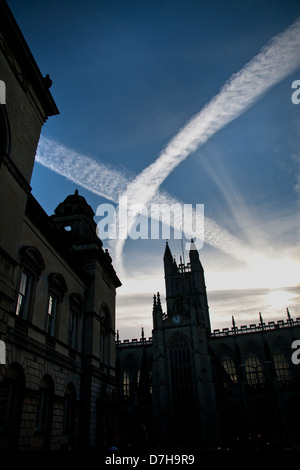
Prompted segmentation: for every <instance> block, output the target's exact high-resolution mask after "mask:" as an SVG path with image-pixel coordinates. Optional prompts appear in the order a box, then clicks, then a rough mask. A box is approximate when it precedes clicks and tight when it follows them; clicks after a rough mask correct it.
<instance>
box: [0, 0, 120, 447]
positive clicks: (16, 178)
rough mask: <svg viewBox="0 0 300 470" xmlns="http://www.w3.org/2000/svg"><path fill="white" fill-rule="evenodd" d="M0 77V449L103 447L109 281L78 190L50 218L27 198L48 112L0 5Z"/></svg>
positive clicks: (111, 299)
mask: <svg viewBox="0 0 300 470" xmlns="http://www.w3.org/2000/svg"><path fill="white" fill-rule="evenodd" d="M0 79H1V80H2V81H3V82H4V83H5V88H6V104H2V105H0V224H1V229H0V340H1V341H4V344H5V349H6V360H5V364H3V363H1V364H0V449H11V448H18V449H25V450H27V449H33V448H34V449H58V448H61V447H62V446H72V447H77V446H81V447H90V446H95V445H99V446H102V447H104V446H105V445H107V444H108V443H109V442H110V441H113V440H114V438H115V427H114V426H115V424H114V405H115V396H116V383H115V294H116V288H117V287H118V286H120V281H119V279H118V277H117V275H116V273H115V270H114V268H113V266H112V260H111V258H110V255H109V253H108V252H107V251H106V250H104V249H103V246H102V242H101V240H100V239H99V238H98V236H97V234H96V224H95V222H94V220H93V217H94V213H93V211H92V209H91V207H90V206H89V205H88V204H87V202H86V200H85V199H84V198H83V197H82V196H80V195H79V194H78V191H76V192H75V194H73V195H70V196H68V197H67V198H66V199H65V201H63V202H62V203H61V204H59V206H58V207H57V208H56V209H55V213H54V215H53V216H51V217H49V216H48V215H47V214H46V213H45V211H44V210H43V209H42V208H41V207H40V205H39V204H38V202H37V201H36V200H35V198H34V197H33V196H32V194H31V187H30V180H31V174H32V169H33V165H34V159H35V152H36V148H37V145H38V141H39V137H40V131H41V128H42V126H43V124H44V122H45V121H46V120H47V118H48V117H49V116H53V115H56V114H58V109H57V107H56V105H55V103H54V100H53V98H52V96H51V94H50V92H49V86H50V85H51V80H50V79H49V77H45V78H44V77H43V76H42V75H41V73H40V70H39V69H38V66H37V64H36V62H35V60H34V58H33V57H32V54H31V52H30V50H29V48H28V46H27V44H26V42H25V40H24V38H23V36H22V33H21V31H20V29H19V28H18V25H17V24H16V22H15V20H14V18H13V16H12V14H11V12H10V10H9V8H8V6H7V4H6V2H5V1H4V0H1V1H0ZM2 362H3V361H2Z"/></svg>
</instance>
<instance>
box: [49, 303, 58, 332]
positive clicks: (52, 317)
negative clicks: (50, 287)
mask: <svg viewBox="0 0 300 470" xmlns="http://www.w3.org/2000/svg"><path fill="white" fill-rule="evenodd" d="M57 308H58V298H57V297H55V296H54V295H53V294H50V297H49V304H48V323H47V333H48V334H49V335H51V336H54V334H55V321H56V316H57Z"/></svg>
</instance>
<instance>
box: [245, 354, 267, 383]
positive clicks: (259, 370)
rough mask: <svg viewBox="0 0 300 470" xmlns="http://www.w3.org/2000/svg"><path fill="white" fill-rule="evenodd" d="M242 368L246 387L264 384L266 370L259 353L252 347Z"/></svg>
mask: <svg viewBox="0 0 300 470" xmlns="http://www.w3.org/2000/svg"><path fill="white" fill-rule="evenodd" d="M244 366H245V372H246V377H247V382H248V385H250V386H257V385H262V384H264V383H266V368H265V366H264V363H263V360H262V357H261V355H260V354H259V351H256V350H255V349H254V347H251V348H250V349H248V351H247V354H246V357H245V363H244Z"/></svg>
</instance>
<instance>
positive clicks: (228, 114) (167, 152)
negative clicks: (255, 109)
mask: <svg viewBox="0 0 300 470" xmlns="http://www.w3.org/2000/svg"><path fill="white" fill-rule="evenodd" d="M299 66H300V18H298V19H297V20H296V21H295V22H294V23H293V24H292V25H291V26H289V27H288V28H287V29H286V30H285V31H284V32H282V33H280V34H278V35H276V36H275V37H274V38H273V39H272V40H271V41H270V42H269V43H268V44H267V45H266V46H264V47H263V48H262V49H261V51H260V52H259V53H258V54H257V55H256V56H255V57H254V58H253V59H252V60H251V61H250V62H248V63H247V64H246V65H245V66H244V67H243V68H242V69H241V70H240V71H239V72H237V73H235V74H234V75H232V77H231V78H230V79H229V80H228V81H227V82H226V83H225V85H224V86H223V87H222V89H221V91H220V92H219V93H218V94H217V95H216V96H214V97H213V98H212V100H211V101H210V102H209V103H208V104H207V105H206V106H204V108H203V109H202V110H201V111H200V112H199V113H198V114H196V115H195V116H194V117H193V118H192V119H191V120H190V121H188V122H187V124H186V125H185V126H184V127H183V128H182V129H181V130H180V131H179V132H178V133H177V134H176V135H175V137H173V139H172V140H171V141H170V142H169V144H168V145H167V146H166V148H165V149H164V150H163V151H162V152H161V154H160V156H159V157H158V158H157V159H156V160H155V161H154V162H153V163H151V164H150V165H149V166H148V167H147V168H145V169H144V170H143V171H142V172H141V173H140V174H139V175H138V176H136V178H135V179H134V180H133V181H132V182H131V183H130V184H129V185H128V186H127V189H126V191H125V193H124V196H126V197H127V200H128V203H129V204H134V202H138V203H140V204H144V205H147V204H148V202H149V201H151V200H152V198H153V197H154V196H155V194H157V191H158V189H159V187H160V186H161V184H162V183H163V181H164V180H165V179H166V178H167V177H168V176H169V174H170V173H171V172H172V171H173V170H174V169H175V168H176V167H177V166H178V165H179V164H180V163H181V162H183V161H184V160H185V159H186V158H187V157H188V156H189V155H190V154H191V153H192V152H194V151H195V150H197V149H198V148H199V147H200V146H201V145H203V144H204V143H205V142H207V140H208V139H209V138H210V137H212V136H213V135H214V134H215V133H216V132H218V131H219V130H220V129H222V128H223V127H225V126H226V125H227V124H228V123H230V122H231V121H233V120H234V119H236V118H237V117H238V116H240V115H241V114H242V113H244V112H245V111H246V110H247V109H249V107H250V106H252V105H253V104H254V103H255V102H257V100H258V99H259V98H260V97H261V96H262V95H263V94H264V93H265V92H266V91H267V90H269V89H270V88H271V87H273V86H274V85H276V84H277V83H278V82H280V81H281V80H282V79H283V78H285V77H287V76H288V75H289V74H291V73H292V72H293V71H295V70H297V68H299ZM133 223H134V218H132V219H131V226H132V224H133ZM129 230H130V225H129ZM123 246H124V240H121V239H119V240H117V242H116V247H115V250H116V256H117V258H121V255H122V250H123Z"/></svg>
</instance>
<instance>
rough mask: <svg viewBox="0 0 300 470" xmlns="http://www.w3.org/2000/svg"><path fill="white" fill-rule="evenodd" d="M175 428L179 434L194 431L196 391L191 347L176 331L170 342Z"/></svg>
mask: <svg viewBox="0 0 300 470" xmlns="http://www.w3.org/2000/svg"><path fill="white" fill-rule="evenodd" d="M168 357H169V368H170V377H171V384H170V385H171V394H172V404H173V416H174V423H173V426H174V430H176V433H177V435H180V434H181V433H182V432H184V433H187V432H188V430H189V431H190V432H192V424H193V422H194V421H193V416H194V393H193V379H192V367H191V355H190V347H189V343H188V341H187V339H186V338H185V337H184V336H183V335H182V334H180V333H175V334H174V335H173V336H172V337H171V338H170V340H169V343H168Z"/></svg>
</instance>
